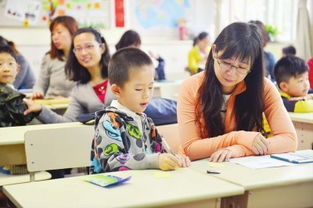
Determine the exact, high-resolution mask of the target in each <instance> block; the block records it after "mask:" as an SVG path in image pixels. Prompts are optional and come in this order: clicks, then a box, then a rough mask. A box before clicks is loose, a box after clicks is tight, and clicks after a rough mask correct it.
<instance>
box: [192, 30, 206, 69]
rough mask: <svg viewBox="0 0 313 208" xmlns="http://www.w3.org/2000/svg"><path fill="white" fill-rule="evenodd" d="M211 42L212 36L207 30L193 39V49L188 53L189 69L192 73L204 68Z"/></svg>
mask: <svg viewBox="0 0 313 208" xmlns="http://www.w3.org/2000/svg"><path fill="white" fill-rule="evenodd" d="M209 44H210V37H209V34H208V33H207V32H201V33H200V34H199V35H198V36H197V37H196V38H195V39H194V40H193V44H192V49H191V50H190V51H189V53H188V71H189V72H190V74H191V75H193V74H196V73H198V72H201V71H203V70H204V68H205V63H206V60H207V58H208V55H209V52H210V48H209Z"/></svg>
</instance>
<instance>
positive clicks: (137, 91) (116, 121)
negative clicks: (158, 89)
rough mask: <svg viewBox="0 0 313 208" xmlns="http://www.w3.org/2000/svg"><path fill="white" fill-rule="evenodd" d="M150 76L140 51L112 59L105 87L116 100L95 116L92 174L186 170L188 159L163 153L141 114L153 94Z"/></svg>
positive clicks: (153, 130)
mask: <svg viewBox="0 0 313 208" xmlns="http://www.w3.org/2000/svg"><path fill="white" fill-rule="evenodd" d="M154 72H155V70H154V66H153V64H152V61H151V59H150V58H149V56H148V55H147V54H145V53H144V52H143V51H141V50H140V49H137V48H125V49H121V50H119V51H118V52H116V53H115V54H114V55H113V57H112V59H111V60H110V63H109V83H110V84H111V89H112V92H113V94H114V95H115V97H116V98H117V100H113V101H112V103H111V105H110V106H109V107H107V108H106V109H105V110H103V111H99V112H97V113H96V124H95V125H96V128H95V138H94V140H93V144H92V153H91V160H92V168H91V172H92V173H100V172H108V171H120V170H128V169H155V168H156V169H161V170H173V169H176V168H178V167H187V166H189V164H190V160H189V158H187V157H185V156H181V155H174V154H169V153H165V150H164V148H163V146H162V138H161V137H160V135H159V134H158V132H157V129H156V128H155V126H154V124H153V122H152V120H151V119H150V118H148V117H147V116H146V115H145V114H144V113H143V111H144V110H145V109H146V107H147V105H148V104H149V101H150V99H151V97H152V94H153V83H154ZM168 151H170V150H168Z"/></svg>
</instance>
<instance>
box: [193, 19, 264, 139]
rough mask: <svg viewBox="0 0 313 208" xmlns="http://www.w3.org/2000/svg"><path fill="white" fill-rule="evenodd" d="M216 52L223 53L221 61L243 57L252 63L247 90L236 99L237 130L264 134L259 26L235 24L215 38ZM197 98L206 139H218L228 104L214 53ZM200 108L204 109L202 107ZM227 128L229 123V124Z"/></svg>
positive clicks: (247, 80)
mask: <svg viewBox="0 0 313 208" xmlns="http://www.w3.org/2000/svg"><path fill="white" fill-rule="evenodd" d="M214 44H215V45H216V51H215V52H216V53H217V52H222V53H223V54H222V55H221V56H220V58H221V59H228V58H240V60H242V61H243V60H250V63H251V65H250V66H251V68H250V72H249V73H248V74H247V76H246V77H245V79H244V82H245V84H246V90H245V91H244V92H242V93H241V94H239V95H237V96H236V100H235V106H234V112H235V119H236V130H246V131H251V130H257V131H261V132H263V122H262V113H263V106H264V101H263V99H264V98H263V90H264V75H263V74H264V69H263V48H262V39H261V36H260V34H259V31H258V29H257V27H256V26H255V25H253V24H249V23H240V22H237V23H232V24H230V25H229V26H227V27H226V28H224V29H223V31H222V32H221V33H220V35H219V36H218V37H217V38H216V40H215V42H214ZM198 97H199V101H200V104H199V105H198V106H197V115H198V116H199V115H201V114H202V115H203V116H204V121H205V124H204V125H205V126H201V124H200V121H199V120H198V121H196V122H199V123H198V124H199V125H200V126H201V127H202V129H203V131H202V134H203V136H210V137H214V136H218V135H222V134H224V133H225V132H224V131H225V126H224V121H223V120H222V116H221V108H222V105H223V103H224V102H225V100H224V97H223V91H222V85H221V84H220V82H219V81H218V79H217V77H216V75H215V72H214V59H213V52H212V50H211V51H210V54H209V57H208V60H207V64H206V70H205V78H204V82H203V83H202V85H201V87H200V89H199V92H198ZM200 106H201V108H200ZM226 125H227V124H226Z"/></svg>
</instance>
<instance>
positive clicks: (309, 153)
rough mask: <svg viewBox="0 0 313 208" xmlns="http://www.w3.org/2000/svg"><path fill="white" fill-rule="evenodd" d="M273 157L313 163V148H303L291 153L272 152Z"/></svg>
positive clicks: (294, 161)
mask: <svg viewBox="0 0 313 208" xmlns="http://www.w3.org/2000/svg"><path fill="white" fill-rule="evenodd" d="M271 158H275V159H279V160H284V161H287V162H291V163H313V150H302V151H297V152H290V153H282V154H272V155H271Z"/></svg>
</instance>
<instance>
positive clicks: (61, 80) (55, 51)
mask: <svg viewBox="0 0 313 208" xmlns="http://www.w3.org/2000/svg"><path fill="white" fill-rule="evenodd" d="M77 29H78V24H77V22H76V20H75V19H74V18H73V17H70V16H59V17H57V18H55V19H54V20H53V21H52V22H51V24H50V32H51V49H50V51H49V52H48V53H47V54H46V55H45V56H44V58H43V60H42V63H41V69H40V73H39V77H38V79H37V81H36V83H35V85H34V87H33V94H32V99H41V98H44V97H68V96H69V95H70V93H71V91H72V88H73V87H74V84H75V83H74V82H71V81H69V80H68V79H67V78H66V75H65V71H64V66H65V63H66V60H67V58H68V56H69V53H70V47H71V42H72V35H73V34H74V33H75V32H76V31H77Z"/></svg>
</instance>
